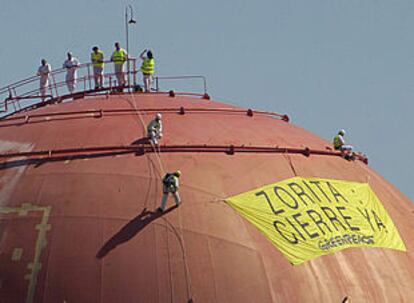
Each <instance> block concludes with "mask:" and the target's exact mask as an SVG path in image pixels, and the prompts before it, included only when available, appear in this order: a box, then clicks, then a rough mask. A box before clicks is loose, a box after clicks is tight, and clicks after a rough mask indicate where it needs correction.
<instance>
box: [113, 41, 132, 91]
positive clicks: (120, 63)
mask: <svg viewBox="0 0 414 303" xmlns="http://www.w3.org/2000/svg"><path fill="white" fill-rule="evenodd" d="M127 60H128V54H127V52H126V51H125V50H124V49H123V48H121V46H120V45H119V42H115V50H114V52H113V53H112V56H111V61H112V62H113V63H114V68H115V76H116V79H117V81H118V86H120V87H121V88H122V87H123V86H125V76H124V63H125V61H127Z"/></svg>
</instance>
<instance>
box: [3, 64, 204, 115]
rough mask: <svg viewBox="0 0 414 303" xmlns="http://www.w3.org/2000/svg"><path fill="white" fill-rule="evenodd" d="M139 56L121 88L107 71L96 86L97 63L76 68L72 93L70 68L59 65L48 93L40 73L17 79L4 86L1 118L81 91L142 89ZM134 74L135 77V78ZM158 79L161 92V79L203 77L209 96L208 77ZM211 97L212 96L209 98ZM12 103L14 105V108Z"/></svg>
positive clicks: (52, 72) (176, 78)
mask: <svg viewBox="0 0 414 303" xmlns="http://www.w3.org/2000/svg"><path fill="white" fill-rule="evenodd" d="M136 61H137V59H136V58H128V62H127V64H126V67H127V69H128V68H129V70H126V71H124V80H125V85H124V86H122V87H120V86H119V84H115V79H116V74H115V73H104V74H103V88H100V89H94V87H93V83H92V82H94V79H95V77H94V75H93V63H84V64H80V65H79V66H78V67H77V68H76V72H77V74H78V76H77V77H76V79H75V83H76V84H77V87H76V89H75V91H73V92H72V93H71V92H70V91H69V89H68V88H67V87H66V86H67V82H66V79H65V75H66V72H67V70H66V68H63V67H62V68H57V69H54V70H52V71H51V72H50V73H49V83H48V85H47V87H46V94H44V95H42V94H41V89H40V87H39V81H40V76H38V75H35V76H31V77H28V78H26V79H23V80H20V81H17V82H15V83H12V84H9V85H7V86H5V87H2V88H0V114H1V113H2V115H0V118H1V117H5V116H10V115H11V114H14V113H16V112H20V111H22V110H29V109H32V108H33V107H38V106H42V105H46V104H51V103H54V102H61V101H62V100H66V99H70V98H72V99H73V98H74V97H76V96H79V94H84V95H88V94H94V93H96V92H97V91H118V92H123V90H124V89H127V91H128V92H131V90H134V91H137V90H139V89H140V85H138V84H137V73H138V72H139V69H137V62H136ZM110 63H111V64H112V63H113V62H111V61H104V64H110ZM131 75H132V77H131ZM155 79H156V88H155V91H156V92H160V89H159V81H161V80H171V79H175V80H178V79H180V80H188V79H202V81H203V92H204V95H202V96H204V97H205V99H208V98H209V96H208V94H207V81H206V78H205V77H204V76H177V77H160V76H157V77H155ZM186 94H187V95H189V96H200V94H195V93H186ZM207 97H208V98H207ZM10 106H12V107H10Z"/></svg>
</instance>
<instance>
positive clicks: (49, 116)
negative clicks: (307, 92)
mask: <svg viewBox="0 0 414 303" xmlns="http://www.w3.org/2000/svg"><path fill="white" fill-rule="evenodd" d="M157 112H163V113H165V114H167V113H172V114H180V115H184V114H188V113H231V114H240V115H245V116H249V117H253V116H254V115H262V116H271V117H274V118H278V119H280V120H283V121H285V122H289V117H288V116H287V115H282V114H278V113H274V112H267V111H260V110H252V109H237V108H218V107H215V108H208V107H203V108H199V107H198V108H185V107H183V106H181V107H177V108H143V109H139V110H138V109H132V108H111V109H88V110H81V111H62V112H49V113H41V114H39V113H36V114H31V115H29V114H28V115H19V116H14V117H9V118H7V119H0V126H1V127H7V126H14V125H21V124H22V123H24V124H29V123H38V122H42V121H43V120H40V119H41V118H45V119H44V121H48V122H49V121H53V117H67V116H72V117H73V118H82V117H84V118H86V117H93V118H96V117H103V116H105V115H114V114H128V113H131V114H134V115H135V114H136V113H140V114H153V113H157ZM58 119H59V118H57V119H56V120H58ZM19 120H22V122H15V123H13V122H14V121H19ZM10 122H12V123H10ZM3 124H6V125H3Z"/></svg>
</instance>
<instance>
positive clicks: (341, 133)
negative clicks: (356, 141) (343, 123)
mask: <svg viewBox="0 0 414 303" xmlns="http://www.w3.org/2000/svg"><path fill="white" fill-rule="evenodd" d="M338 134H339V135H342V136H345V134H346V133H345V130H344V129H341V130H340V131H339V132H338Z"/></svg>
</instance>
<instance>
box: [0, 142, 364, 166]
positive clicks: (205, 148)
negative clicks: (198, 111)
mask: <svg viewBox="0 0 414 303" xmlns="http://www.w3.org/2000/svg"><path fill="white" fill-rule="evenodd" d="M154 152H160V153H174V152H181V153H184V152H186V153H200V152H206V153H226V154H228V155H234V154H236V153H267V154H268V153H273V154H300V155H303V156H305V157H309V156H311V155H322V156H335V157H342V154H341V153H340V152H338V151H333V150H318V149H310V148H308V147H305V148H295V147H279V146H275V147H271V146H244V145H241V146H235V145H207V144H204V145H202V144H199V145H160V146H159V148H158V149H157V150H155V149H154V148H153V147H152V146H151V145H150V144H139V145H138V144H137V145H115V146H90V147H80V148H79V147H75V148H64V149H50V150H38V151H29V152H13V153H0V159H10V158H20V157H27V158H29V159H36V160H48V159H51V158H53V157H61V158H65V159H70V158H74V157H92V156H94V155H96V154H97V153H114V154H125V153H135V154H138V155H139V154H145V153H154ZM357 160H360V161H361V162H363V163H365V164H368V158H367V157H365V156H363V155H357ZM19 161H22V160H21V158H20V160H19Z"/></svg>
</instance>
